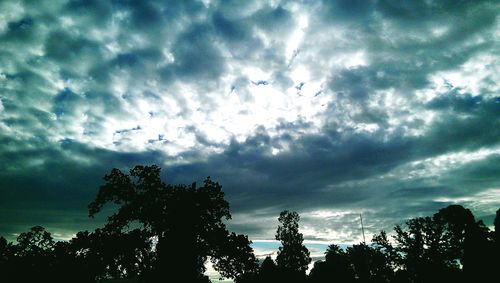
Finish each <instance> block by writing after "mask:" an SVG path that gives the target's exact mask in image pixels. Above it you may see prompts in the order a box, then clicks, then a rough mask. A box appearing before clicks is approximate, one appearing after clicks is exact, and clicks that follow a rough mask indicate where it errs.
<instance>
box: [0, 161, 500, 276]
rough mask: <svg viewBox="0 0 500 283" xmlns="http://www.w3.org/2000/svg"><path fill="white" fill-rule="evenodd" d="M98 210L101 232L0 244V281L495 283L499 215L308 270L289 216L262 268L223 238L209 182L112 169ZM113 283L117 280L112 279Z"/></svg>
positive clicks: (416, 226) (235, 240)
mask: <svg viewBox="0 0 500 283" xmlns="http://www.w3.org/2000/svg"><path fill="white" fill-rule="evenodd" d="M107 203H112V204H114V206H113V207H115V208H116V211H115V213H114V214H112V215H111V216H109V217H108V221H107V223H106V224H105V226H104V227H102V228H100V229H97V230H95V231H93V232H89V231H83V232H78V233H77V234H76V236H75V237H74V238H72V239H71V240H69V241H57V242H56V241H55V240H54V239H53V238H52V236H51V234H50V233H49V232H47V231H46V230H45V229H44V228H43V227H40V226H36V227H33V228H31V229H30V230H29V231H27V232H24V233H21V234H20V235H19V236H18V237H17V241H16V242H15V243H14V242H8V241H7V240H6V239H5V238H3V237H0V282H97V281H107V280H110V281H113V280H115V281H116V280H118V281H116V282H197V283H198V282H199V283H201V282H204V283H206V282H209V281H210V280H209V279H208V277H207V276H206V275H204V272H205V271H206V270H205V263H206V262H207V260H210V261H211V262H212V265H213V266H214V268H215V269H216V270H217V271H218V272H219V273H220V274H221V276H222V277H225V278H232V279H234V280H235V282H236V283H254V282H255V283H258V282H259V283H267V282H269V283H271V282H273V283H274V282H297V283H299V282H300V283H309V282H310V283H327V282H345V283H349V282H352V283H354V282H360V283H362V282H375V283H377V282H387V283H390V282H412V283H413V282H414V283H425V282H475V281H477V282H497V281H498V275H497V273H498V270H499V269H498V268H500V209H499V210H498V211H497V215H496V218H495V222H494V226H495V229H494V231H490V230H489V229H488V228H487V227H486V226H485V225H484V223H482V222H481V221H476V220H475V218H474V216H473V214H472V213H471V211H470V210H468V209H465V208H463V207H462V206H459V205H452V206H448V207H446V208H443V209H441V210H439V211H438V212H437V213H436V214H434V215H433V216H429V217H417V218H414V219H410V220H408V221H406V223H405V224H404V225H396V226H395V228H394V231H393V233H390V234H391V235H392V236H388V235H387V233H386V232H385V231H381V232H380V233H379V234H378V235H375V236H374V237H373V239H372V242H371V243H360V244H357V245H352V246H350V247H348V248H347V249H345V250H344V249H341V248H340V247H339V246H338V245H335V244H332V245H330V246H329V247H328V249H327V251H326V253H325V260H323V261H317V262H315V263H314V266H313V268H312V269H311V270H310V272H309V274H307V273H306V271H307V269H308V265H309V264H310V263H311V257H310V253H309V251H308V250H307V248H306V247H305V246H304V244H303V236H302V234H301V233H300V231H299V220H300V217H299V215H298V214H297V213H296V212H290V211H283V212H282V213H281V214H280V215H279V218H278V220H279V225H278V228H277V231H276V240H278V241H280V242H281V247H280V248H279V250H278V253H277V257H276V258H275V259H274V260H273V259H272V258H270V257H267V258H265V259H264V260H263V261H262V262H261V263H260V262H259V261H258V260H257V258H256V257H255V255H254V252H253V249H252V248H251V246H250V244H251V242H250V241H249V240H248V237H247V236H245V235H240V234H236V233H233V232H230V231H228V230H227V227H226V225H225V224H224V221H225V220H228V219H230V218H231V214H230V213H229V204H228V203H227V201H226V200H225V199H224V193H223V192H222V190H221V186H220V185H219V184H218V183H217V182H213V181H212V180H211V179H210V178H207V179H206V180H205V181H204V182H203V185H202V186H201V187H197V186H196V184H195V183H193V184H192V185H189V186H188V185H170V184H166V183H164V182H163V181H162V180H161V179H160V168H159V167H157V166H155V165H153V166H136V167H135V168H133V169H131V170H130V172H129V173H128V174H126V173H123V172H122V171H120V170H118V169H113V170H112V171H111V172H110V173H109V174H108V175H105V177H104V183H103V185H102V186H101V187H100V188H99V191H98V194H97V196H96V199H95V200H94V201H93V202H92V203H90V204H89V207H88V208H89V216H91V217H93V216H94V215H95V214H97V213H99V212H100V211H101V209H102V208H103V206H104V205H105V204H107ZM120 280H121V281H120Z"/></svg>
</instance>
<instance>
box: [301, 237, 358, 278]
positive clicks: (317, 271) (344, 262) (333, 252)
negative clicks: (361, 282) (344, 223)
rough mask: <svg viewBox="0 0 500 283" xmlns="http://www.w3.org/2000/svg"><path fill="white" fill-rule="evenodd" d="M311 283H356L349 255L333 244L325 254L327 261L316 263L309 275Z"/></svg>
mask: <svg viewBox="0 0 500 283" xmlns="http://www.w3.org/2000/svg"><path fill="white" fill-rule="evenodd" d="M309 281H310V282H311V283H322V282H343V283H349V282H354V270H353V269H352V266H351V262H350V261H349V258H348V257H347V254H346V252H345V251H344V250H342V249H341V248H340V247H339V246H337V245H335V244H332V245H330V246H328V248H327V250H326V252H325V261H316V262H315V263H314V266H313V268H312V270H311V272H310V273H309Z"/></svg>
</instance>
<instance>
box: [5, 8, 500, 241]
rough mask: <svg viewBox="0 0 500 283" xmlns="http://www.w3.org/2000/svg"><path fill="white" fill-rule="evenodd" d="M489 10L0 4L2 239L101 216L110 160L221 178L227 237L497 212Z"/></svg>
mask: <svg viewBox="0 0 500 283" xmlns="http://www.w3.org/2000/svg"><path fill="white" fill-rule="evenodd" d="M499 11H500V5H499V2H498V1H465V0H464V1H456V0H448V1H430V0H429V1H401V0H399V1H383V0H379V1H361V0H359V1H357V0H356V1H353V0H342V1H323V2H321V1H306V0H304V1H209V0H206V1H131V0H130V1H127V0H123V1H122V0H116V1H97V0H96V1H83V0H82V1H56V0H47V1H1V3H0V161H1V162H0V235H5V236H8V237H13V236H14V235H15V233H19V232H22V231H25V230H26V229H28V228H29V227H31V226H33V225H38V224H40V225H43V226H45V227H47V228H48V229H49V231H52V232H55V234H56V237H59V238H65V237H69V236H70V235H71V234H72V233H74V232H76V231H78V230H82V229H90V228H92V227H97V226H99V225H101V223H102V222H100V221H101V220H102V219H101V220H99V219H98V220H89V219H88V218H87V211H86V206H87V204H88V203H89V202H90V201H92V200H93V198H94V196H95V194H96V192H97V189H98V186H99V184H100V183H101V180H102V179H101V178H102V176H103V175H104V174H106V173H107V172H109V170H110V169H111V168H113V167H118V168H121V169H124V170H127V169H128V168H131V167H133V166H134V165H137V164H153V163H154V164H158V165H160V166H161V167H162V168H163V174H165V179H166V181H167V182H169V183H190V182H192V181H196V180H197V181H201V180H202V179H204V178H205V177H206V176H209V175H210V176H212V178H213V179H215V180H217V181H219V182H220V183H221V184H222V185H223V189H224V190H225V192H226V196H227V199H228V200H229V201H230V204H231V209H232V213H233V218H234V219H233V220H232V221H231V222H230V223H231V228H232V229H233V230H236V231H238V232H241V233H247V234H249V236H250V238H251V239H254V240H266V239H273V238H274V232H275V227H276V225H277V222H276V218H277V216H278V215H279V212H280V211H281V210H283V209H291V210H297V211H298V212H299V213H300V214H301V216H302V222H301V224H302V226H301V227H302V232H303V233H304V235H305V238H306V239H307V240H315V241H327V242H336V243H350V242H356V241H359V240H360V239H361V234H360V232H359V225H358V223H359V222H358V221H359V213H363V218H364V221H365V224H366V226H367V234H369V235H370V234H373V233H376V232H377V231H378V230H379V229H382V228H384V229H389V230H390V229H391V227H392V226H393V225H394V224H396V223H400V222H401V221H403V220H404V219H406V218H409V217H415V216H420V215H429V214H431V213H434V212H435V211H436V210H437V209H439V208H442V207H444V206H446V205H449V204H452V203H460V204H463V205H465V206H467V207H468V208H470V209H472V210H473V212H474V213H475V215H476V216H479V217H480V218H482V219H484V221H485V223H486V224H487V225H491V224H492V221H493V214H494V211H495V210H496V209H497V208H499V207H500V93H499V91H500V86H499V84H498V82H499V81H500V56H499V53H500V43H499V41H500V16H499V15H500V13H499Z"/></svg>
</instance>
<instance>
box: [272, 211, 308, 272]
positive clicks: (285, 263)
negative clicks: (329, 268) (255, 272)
mask: <svg viewBox="0 0 500 283" xmlns="http://www.w3.org/2000/svg"><path fill="white" fill-rule="evenodd" d="M299 220H300V216H299V214H298V213H297V212H294V211H293V212H290V211H287V210H285V211H282V212H281V213H280V216H279V218H278V221H279V222H280V224H279V226H278V229H277V231H276V240H278V241H281V245H282V246H281V247H279V250H278V255H277V257H276V262H277V264H278V267H280V268H281V269H283V270H284V271H285V272H287V273H289V274H296V275H295V276H293V278H300V276H301V275H304V274H305V272H306V270H307V268H308V265H309V263H310V262H311V257H310V256H309V250H308V249H307V248H306V246H304V245H303V241H304V237H303V235H302V234H301V233H299Z"/></svg>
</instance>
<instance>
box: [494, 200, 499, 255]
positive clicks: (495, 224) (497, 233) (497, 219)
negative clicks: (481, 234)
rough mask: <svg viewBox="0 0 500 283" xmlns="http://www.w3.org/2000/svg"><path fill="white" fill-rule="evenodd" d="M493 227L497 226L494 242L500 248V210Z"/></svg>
mask: <svg viewBox="0 0 500 283" xmlns="http://www.w3.org/2000/svg"><path fill="white" fill-rule="evenodd" d="M493 225H494V226H495V231H494V236H493V240H494V241H495V243H496V245H497V247H500V209H498V210H497V213H496V216H495V220H494V222H493Z"/></svg>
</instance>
